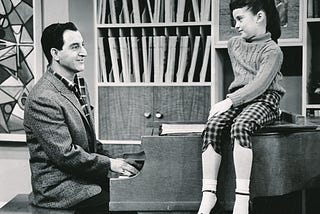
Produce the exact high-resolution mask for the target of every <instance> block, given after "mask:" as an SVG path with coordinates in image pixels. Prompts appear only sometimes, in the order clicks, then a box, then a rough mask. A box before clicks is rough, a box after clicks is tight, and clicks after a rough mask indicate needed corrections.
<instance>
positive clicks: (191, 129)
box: [159, 123, 206, 135]
mask: <svg viewBox="0 0 320 214" xmlns="http://www.w3.org/2000/svg"><path fill="white" fill-rule="evenodd" d="M205 126H206V125H205V124H185V123H184V124H171V123H163V124H161V126H160V133H159V134H160V135H185V134H197V133H198V134H200V133H202V132H203V130H204V129H205Z"/></svg>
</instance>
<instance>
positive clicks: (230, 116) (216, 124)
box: [198, 0, 285, 214]
mask: <svg viewBox="0 0 320 214" xmlns="http://www.w3.org/2000/svg"><path fill="white" fill-rule="evenodd" d="M230 10H231V12H232V15H233V18H234V19H235V22H236V25H235V28H236V30H237V31H238V32H239V33H240V36H237V37H233V38H231V39H230V40H229V41H228V52H229V56H230V60H231V63H232V68H233V71H234V80H233V82H232V83H231V85H230V86H229V93H228V94H227V96H226V99H224V100H222V101H220V102H218V103H216V104H215V105H214V106H213V107H212V109H211V110H210V114H209V117H208V122H207V126H206V129H205V130H204V132H203V150H202V151H203V153H202V165H203V169H202V170H203V180H202V191H203V195H202V201H201V205H200V208H199V211H198V213H203V214H206V213H210V211H211V209H212V208H213V207H214V205H215V203H216V201H217V197H216V185H217V177H218V170H219V167H220V161H221V148H220V147H221V136H222V131H223V130H224V129H229V130H230V134H231V140H232V143H233V145H234V149H233V156H234V166H235V172H236V200H235V205H234V209H233V214H246V213H248V212H249V206H248V205H249V195H250V192H249V184H250V174H251V165H252V149H251V148H252V144H251V138H250V136H251V135H252V133H254V132H256V131H257V130H258V129H260V128H261V127H263V126H264V125H266V124H268V123H272V122H273V121H274V120H275V119H276V118H277V117H278V116H279V102H280V98H281V97H282V96H283V95H284V93H285V90H284V89H283V88H282V87H281V86H280V84H279V81H280V79H281V78H282V75H281V73H280V68H281V64H282V60H283V54H282V52H281V49H280V48H279V46H278V45H277V39H278V38H279V37H280V34H281V30H280V21H279V14H278V11H277V9H276V7H275V3H274V0H232V1H231V3H230Z"/></svg>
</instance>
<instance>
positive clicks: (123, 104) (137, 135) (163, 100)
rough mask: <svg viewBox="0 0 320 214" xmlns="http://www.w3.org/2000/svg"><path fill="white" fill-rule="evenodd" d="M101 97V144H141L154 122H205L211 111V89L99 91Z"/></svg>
mask: <svg viewBox="0 0 320 214" xmlns="http://www.w3.org/2000/svg"><path fill="white" fill-rule="evenodd" d="M98 97H99V112H98V114H99V139H101V140H140V139H141V136H143V135H151V134H152V129H149V128H148V126H147V124H148V123H150V122H152V121H161V120H166V121H170V120H171V121H172V120H173V121H199V120H202V121H203V120H205V119H206V117H207V115H208V113H209V110H210V87H209V86H167V87H165V86H152V87H151V86H141V87H136V86H118V87H117V86H110V87H99V95H98ZM157 112H159V113H160V114H161V115H162V116H161V118H157V117H156V116H155V114H156V113H157ZM145 113H149V114H150V117H145V115H144V114H145Z"/></svg>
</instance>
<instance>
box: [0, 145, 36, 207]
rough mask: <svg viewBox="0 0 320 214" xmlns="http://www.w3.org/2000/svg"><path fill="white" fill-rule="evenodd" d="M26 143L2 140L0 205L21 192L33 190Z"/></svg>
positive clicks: (0, 147) (0, 153) (0, 148)
mask: <svg viewBox="0 0 320 214" xmlns="http://www.w3.org/2000/svg"><path fill="white" fill-rule="evenodd" d="M28 160H29V153H28V150H27V147H26V146H25V143H21V142H0V207H2V206H3V205H4V204H5V203H6V202H7V201H9V200H11V199H12V198H13V197H14V196H15V195H17V194H19V193H29V192H31V181H30V179H31V178H30V169H29V162H28Z"/></svg>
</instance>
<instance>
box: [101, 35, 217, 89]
mask: <svg viewBox="0 0 320 214" xmlns="http://www.w3.org/2000/svg"><path fill="white" fill-rule="evenodd" d="M120 31H121V29H120ZM121 34H122V33H121ZM210 53H211V36H210V35H195V36H191V35H182V36H177V35H176V36H170V35H168V36H167V35H162V36H140V37H137V36H119V37H115V36H112V35H111V36H106V37H99V38H98V54H99V66H100V69H99V71H100V72H99V82H156V83H160V82H206V81H210V66H208V65H209V60H210ZM108 60H109V61H108Z"/></svg>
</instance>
